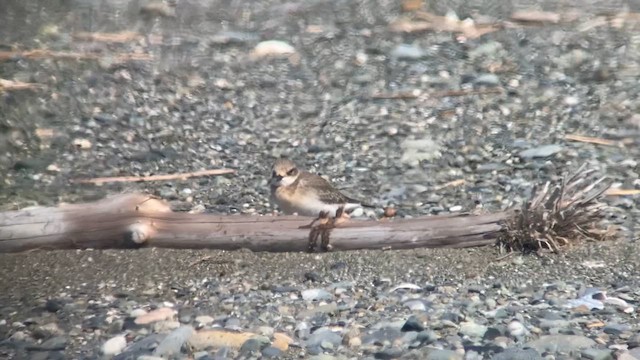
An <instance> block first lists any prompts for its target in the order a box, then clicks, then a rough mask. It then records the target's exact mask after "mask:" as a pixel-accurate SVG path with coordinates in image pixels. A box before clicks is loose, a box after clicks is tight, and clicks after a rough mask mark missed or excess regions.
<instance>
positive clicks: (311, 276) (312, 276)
mask: <svg viewBox="0 0 640 360" xmlns="http://www.w3.org/2000/svg"><path fill="white" fill-rule="evenodd" d="M304 279H305V280H307V281H311V282H318V281H320V280H321V277H320V275H319V274H318V273H317V272H315V271H309V272H306V273H304Z"/></svg>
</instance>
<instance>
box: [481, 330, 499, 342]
mask: <svg viewBox="0 0 640 360" xmlns="http://www.w3.org/2000/svg"><path fill="white" fill-rule="evenodd" d="M498 336H502V332H501V331H500V330H499V329H497V328H495V327H489V328H487V331H485V333H484V336H483V337H482V339H483V340H485V341H492V340H493V339H495V338H497V337H498Z"/></svg>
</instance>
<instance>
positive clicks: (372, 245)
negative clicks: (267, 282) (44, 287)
mask: <svg viewBox="0 0 640 360" xmlns="http://www.w3.org/2000/svg"><path fill="white" fill-rule="evenodd" d="M506 216H507V215H506V213H498V214H489V215H480V216H472V215H442V216H427V217H420V218H413V219H394V220H387V219H384V220H379V221H373V220H356V219H352V220H349V221H347V222H346V223H343V224H340V225H338V226H337V227H336V228H335V229H332V230H331V232H330V243H331V247H332V250H355V249H410V248H421V247H470V246H481V245H489V244H494V243H495V241H496V237H497V233H498V232H499V231H500V229H501V228H502V227H501V225H500V222H501V221H502V220H504V219H505V218H506ZM312 221H313V218H310V217H301V216H249V215H227V216H217V215H211V214H188V213H179V212H171V210H170V209H169V206H168V205H167V204H166V203H165V202H163V201H161V200H157V199H153V198H150V197H149V196H145V195H139V194H127V195H117V196H114V197H110V198H106V199H104V200H101V201H98V202H94V203H86V204H73V205H62V206H59V207H55V208H44V207H43V208H28V209H23V210H19V211H11V212H4V213H0V252H20V251H27V250H33V249H74V248H103V249H104V248H137V247H145V246H155V247H166V248H193V249H195V248H198V249H202V248H209V249H223V250H235V249H242V248H246V249H250V250H253V251H271V252H284V251H306V250H307V247H308V238H309V232H310V229H308V228H301V227H304V226H306V225H309V224H310V223H311V222H312Z"/></svg>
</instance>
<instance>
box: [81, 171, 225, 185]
mask: <svg viewBox="0 0 640 360" xmlns="http://www.w3.org/2000/svg"><path fill="white" fill-rule="evenodd" d="M235 173H236V171H235V170H233V169H213V170H202V171H194V172H188V173H178V174H166V175H151V176H120V177H100V178H92V179H74V180H71V182H72V183H80V184H97V185H99V184H103V183H106V182H143V181H161V180H177V179H179V180H184V179H188V178H192V177H200V176H212V175H224V174H235Z"/></svg>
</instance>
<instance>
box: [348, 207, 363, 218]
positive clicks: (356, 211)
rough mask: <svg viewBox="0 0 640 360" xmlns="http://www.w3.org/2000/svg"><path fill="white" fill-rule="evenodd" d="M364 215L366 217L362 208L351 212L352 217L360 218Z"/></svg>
mask: <svg viewBox="0 0 640 360" xmlns="http://www.w3.org/2000/svg"><path fill="white" fill-rule="evenodd" d="M362 215H364V209H363V208H361V207H359V208H356V209H354V210H353V211H352V212H351V217H360V216H362Z"/></svg>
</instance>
